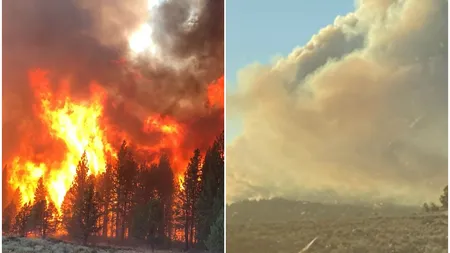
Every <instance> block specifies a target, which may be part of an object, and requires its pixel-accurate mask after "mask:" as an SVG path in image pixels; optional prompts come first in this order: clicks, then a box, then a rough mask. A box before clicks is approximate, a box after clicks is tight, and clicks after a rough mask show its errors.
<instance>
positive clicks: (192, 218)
mask: <svg viewBox="0 0 450 253" xmlns="http://www.w3.org/2000/svg"><path fill="white" fill-rule="evenodd" d="M190 228H191V231H190V235H189V237H190V239H191V248H193V247H194V212H192V211H191V227H190Z"/></svg>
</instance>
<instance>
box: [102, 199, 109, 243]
mask: <svg viewBox="0 0 450 253" xmlns="http://www.w3.org/2000/svg"><path fill="white" fill-rule="evenodd" d="M104 208H105V214H104V215H103V236H104V237H105V238H107V237H108V222H109V220H108V219H109V217H108V215H109V211H108V204H105V206H104Z"/></svg>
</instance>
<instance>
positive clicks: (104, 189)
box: [99, 162, 114, 237]
mask: <svg viewBox="0 0 450 253" xmlns="http://www.w3.org/2000/svg"><path fill="white" fill-rule="evenodd" d="M99 182H100V187H99V188H100V189H99V193H100V198H101V203H102V216H103V218H102V235H103V236H104V237H107V236H108V233H109V232H110V230H109V228H110V222H111V221H110V215H111V210H112V207H113V186H114V184H113V167H112V165H111V162H108V163H107V164H106V170H105V172H104V173H103V174H102V175H101V176H100V180H99Z"/></svg>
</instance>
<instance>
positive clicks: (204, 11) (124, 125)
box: [2, 0, 224, 162]
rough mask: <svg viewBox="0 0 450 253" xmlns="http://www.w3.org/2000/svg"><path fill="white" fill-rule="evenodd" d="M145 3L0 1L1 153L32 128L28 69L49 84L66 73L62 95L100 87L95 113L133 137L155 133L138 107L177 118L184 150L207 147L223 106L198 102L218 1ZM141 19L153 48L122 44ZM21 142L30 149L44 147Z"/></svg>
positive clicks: (213, 73) (207, 78)
mask: <svg viewBox="0 0 450 253" xmlns="http://www.w3.org/2000/svg"><path fill="white" fill-rule="evenodd" d="M148 2H149V1H147V0H128V1H121V0H104V1H90V0H81V1H76V0H48V1H38V0H32V1H29V0H5V1H3V59H2V60H3V80H2V81H3V123H2V126H3V143H2V145H3V162H7V161H8V159H11V158H12V157H13V156H14V155H15V154H16V152H17V150H18V146H19V145H20V142H21V139H22V137H23V136H24V135H27V136H28V137H29V138H31V140H33V138H34V137H39V136H36V135H38V134H37V133H39V131H36V129H39V127H42V126H41V125H42V122H40V120H39V118H38V117H37V116H36V114H35V113H34V111H33V105H35V104H36V103H38V102H37V101H36V99H35V98H34V96H33V92H32V90H31V87H30V84H29V81H28V72H29V71H30V70H32V69H36V68H39V69H44V70H46V71H48V72H49V75H50V78H51V81H52V85H53V87H52V88H53V90H55V91H57V90H58V89H59V88H61V87H59V86H60V83H59V81H60V80H61V79H65V80H67V79H68V80H70V86H71V87H70V88H71V89H70V90H71V96H73V97H76V98H78V99H81V100H89V97H90V88H89V87H90V86H89V84H90V83H91V82H92V81H95V82H97V83H98V84H100V85H101V86H102V87H103V88H104V89H106V90H107V92H108V96H107V101H106V104H105V110H104V114H105V115H104V118H105V120H107V121H108V123H109V126H110V127H114V128H117V129H120V130H121V131H124V132H127V134H129V135H130V136H132V137H133V138H132V139H133V140H134V141H135V142H138V143H139V144H142V145H152V143H157V142H158V135H157V134H155V135H151V134H150V135H149V134H146V133H144V132H143V131H142V123H143V120H144V119H145V116H146V115H163V116H164V115H168V116H171V117H172V118H175V119H176V120H177V121H178V122H181V123H183V124H185V125H186V126H187V130H186V132H187V134H186V135H187V136H189V138H186V140H184V142H183V143H182V144H181V145H183V146H185V147H186V148H187V149H191V148H192V150H193V149H194V148H196V147H199V148H203V147H207V146H208V145H209V144H210V142H211V141H212V140H213V139H214V137H215V136H216V135H217V134H219V133H220V132H221V131H222V129H223V109H222V108H218V109H217V110H211V108H208V106H207V105H205V103H206V101H207V87H208V85H209V84H211V83H214V82H215V81H216V80H217V79H219V78H220V77H221V76H223V58H224V57H223V51H224V48H223V31H224V30H223V26H224V24H223V13H224V1H222V0H220V1H217V0H200V1H198V0H183V1H176V0H164V1H157V0H155V1H154V3H153V6H152V8H151V9H149V7H148ZM143 24H147V25H148V26H149V27H150V28H151V30H152V34H151V36H150V37H149V38H145V39H147V40H150V41H151V43H152V46H153V47H155V48H156V52H153V53H148V52H144V53H140V54H137V53H133V52H132V50H130V45H129V42H130V38H131V37H132V35H133V34H134V33H135V32H136V31H137V30H139V29H140V27H142V25H143ZM85 102H89V101H85ZM33 131H36V132H33ZM33 133H35V134H33ZM27 141H28V142H29V143H28V145H31V146H30V148H31V149H33V152H35V153H45V152H48V150H47V149H46V147H45V146H42V145H43V144H42V143H38V142H39V141H37V140H36V141H30V139H27Z"/></svg>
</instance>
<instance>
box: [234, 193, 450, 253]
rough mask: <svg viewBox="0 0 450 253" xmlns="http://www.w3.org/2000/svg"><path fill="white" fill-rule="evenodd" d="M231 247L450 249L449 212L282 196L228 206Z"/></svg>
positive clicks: (332, 252) (239, 252)
mask: <svg viewBox="0 0 450 253" xmlns="http://www.w3.org/2000/svg"><path fill="white" fill-rule="evenodd" d="M227 218H228V219H227V251H228V252H233V253H244V252H248V253H252V252H255V253H256V252H258V253H259V252H280V253H281V252H286V253H288V252H299V251H300V250H301V249H302V248H304V247H305V246H306V245H307V244H308V243H309V242H311V241H312V240H313V239H314V238H316V237H317V240H316V241H315V242H314V243H313V244H312V246H311V247H310V248H309V250H308V251H306V252H314V253H325V252H327V253H352V252H355V253H365V252H369V253H370V252H373V253H376V252H377V253H378V252H400V253H402V252H403V253H424V252H427V253H434V252H436V253H442V252H448V246H447V238H448V231H447V223H448V222H447V213H443V212H440V213H434V214H425V213H420V212H419V210H418V208H414V207H402V206H395V205H382V206H369V205H343V204H341V205H339V204H336V205H332V204H318V203H309V202H297V201H287V200H282V199H276V200H264V201H245V202H241V203H236V204H232V205H230V206H229V207H228V209H227Z"/></svg>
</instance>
